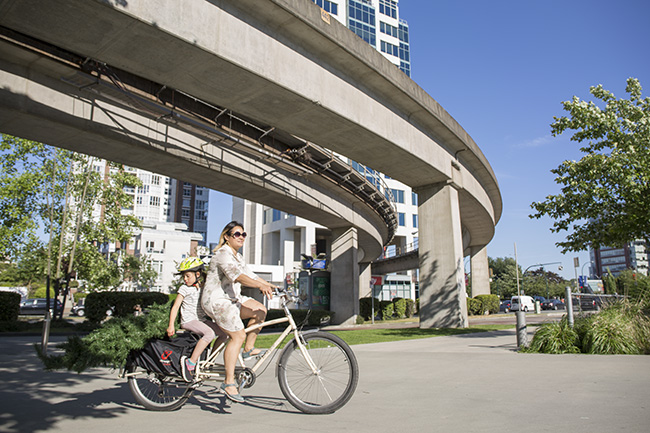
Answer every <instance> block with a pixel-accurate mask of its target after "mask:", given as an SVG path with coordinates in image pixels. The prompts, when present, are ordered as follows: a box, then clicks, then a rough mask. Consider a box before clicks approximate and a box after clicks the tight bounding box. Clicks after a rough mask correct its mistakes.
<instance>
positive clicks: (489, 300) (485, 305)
mask: <svg viewBox="0 0 650 433" xmlns="http://www.w3.org/2000/svg"><path fill="white" fill-rule="evenodd" d="M474 299H477V300H479V301H480V302H481V305H482V306H481V312H480V313H479V314H485V312H486V311H489V312H490V314H496V313H498V312H499V297H498V296H497V295H476V296H475V297H474Z"/></svg>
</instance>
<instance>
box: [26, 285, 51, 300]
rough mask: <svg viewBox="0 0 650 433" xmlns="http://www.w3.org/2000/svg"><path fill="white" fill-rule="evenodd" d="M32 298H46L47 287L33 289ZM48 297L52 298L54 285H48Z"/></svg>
mask: <svg viewBox="0 0 650 433" xmlns="http://www.w3.org/2000/svg"><path fill="white" fill-rule="evenodd" d="M31 297H32V298H47V287H39V288H38V289H36V290H34V294H33V295H32V296H31ZM50 298H54V287H52V286H50Z"/></svg>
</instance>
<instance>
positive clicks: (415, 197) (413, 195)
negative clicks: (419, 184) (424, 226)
mask: <svg viewBox="0 0 650 433" xmlns="http://www.w3.org/2000/svg"><path fill="white" fill-rule="evenodd" d="M411 204H412V205H413V206H417V205H418V195H417V194H416V193H414V192H412V193H411Z"/></svg>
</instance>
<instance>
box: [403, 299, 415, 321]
mask: <svg viewBox="0 0 650 433" xmlns="http://www.w3.org/2000/svg"><path fill="white" fill-rule="evenodd" d="M404 301H406V311H405V312H404V315H405V316H406V317H407V318H408V317H413V316H414V315H415V301H414V300H413V299H404Z"/></svg>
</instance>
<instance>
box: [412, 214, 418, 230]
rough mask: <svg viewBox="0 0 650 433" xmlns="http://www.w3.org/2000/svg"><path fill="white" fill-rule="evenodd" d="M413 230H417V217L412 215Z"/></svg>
mask: <svg viewBox="0 0 650 433" xmlns="http://www.w3.org/2000/svg"><path fill="white" fill-rule="evenodd" d="M413 228H414V229H416V228H418V215H417V214H413Z"/></svg>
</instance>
